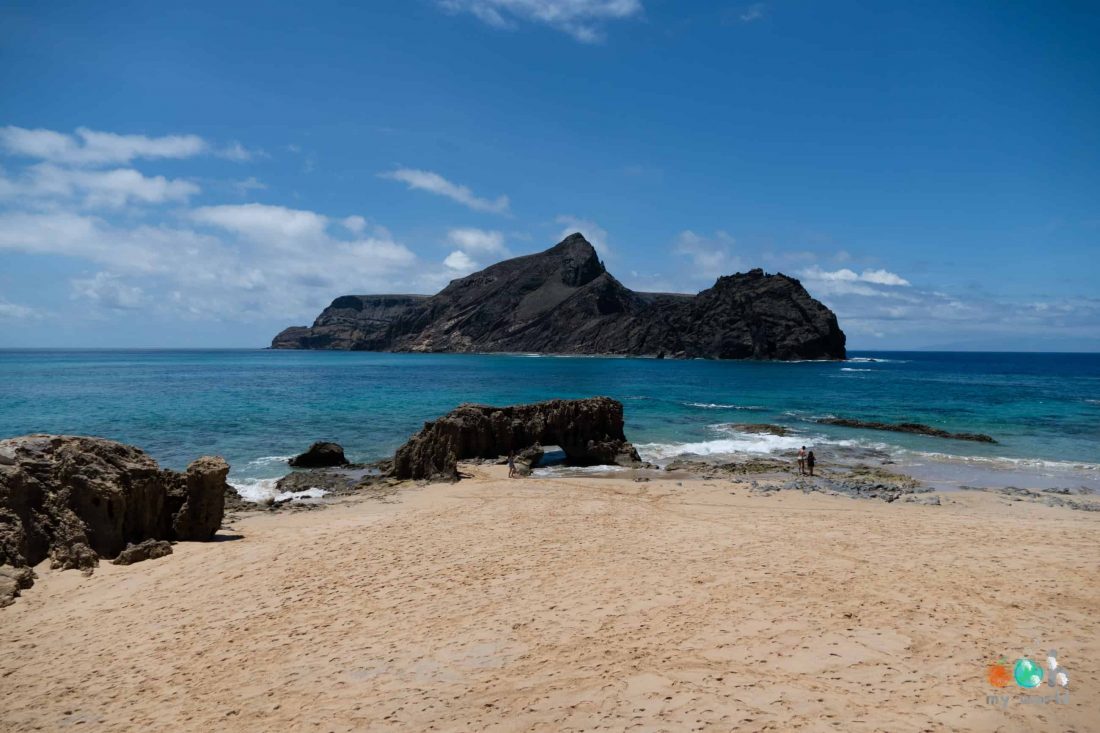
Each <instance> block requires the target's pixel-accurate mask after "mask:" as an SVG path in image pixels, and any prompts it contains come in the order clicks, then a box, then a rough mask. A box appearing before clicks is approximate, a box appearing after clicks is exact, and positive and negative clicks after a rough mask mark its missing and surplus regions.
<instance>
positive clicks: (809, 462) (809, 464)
mask: <svg viewBox="0 0 1100 733" xmlns="http://www.w3.org/2000/svg"><path fill="white" fill-rule="evenodd" d="M815 463H817V459H816V458H814V452H813V451H810V452H809V454H807V456H806V467H807V468H809V469H810V475H811V476H813V475H814V464H815Z"/></svg>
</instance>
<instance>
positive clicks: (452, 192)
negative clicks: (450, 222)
mask: <svg viewBox="0 0 1100 733" xmlns="http://www.w3.org/2000/svg"><path fill="white" fill-rule="evenodd" d="M379 175H380V176H381V177H382V178H389V179H391V180H394V181H401V182H402V183H405V184H406V185H408V187H409V189H410V190H419V191H428V192H429V193H434V194H436V195H439V196H446V197H447V198H449V199H451V200H452V201H457V202H458V203H460V204H462V205H463V206H466V207H469V208H471V209H473V210H474V211H487V212H490V213H494V214H503V213H504V212H506V211H508V197H507V196H498V197H497V198H495V199H491V200H490V199H486V198H480V197H478V196H475V195H474V192H473V191H471V190H470V189H469V188H467V187H466V186H462V185H460V184H457V183H452V182H451V181H448V180H447V179H446V178H444V177H443V176H441V175H439V174H438V173H435V172H433V171H422V170H416V169H413V168H398V169H396V170H392V171H389V172H387V173H380V174H379Z"/></svg>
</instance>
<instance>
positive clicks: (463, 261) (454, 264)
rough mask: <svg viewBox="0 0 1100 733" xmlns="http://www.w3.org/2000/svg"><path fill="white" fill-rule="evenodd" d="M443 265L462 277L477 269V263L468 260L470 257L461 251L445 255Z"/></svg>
mask: <svg viewBox="0 0 1100 733" xmlns="http://www.w3.org/2000/svg"><path fill="white" fill-rule="evenodd" d="M443 264H444V265H446V266H447V267H449V268H450V269H452V270H454V271H455V272H458V273H461V274H463V275H467V274H469V273H471V272H473V271H474V270H476V269H477V263H476V262H474V261H473V260H472V259H470V256H469V255H468V254H466V253H465V252H463V251H462V250H455V251H454V252H451V253H450V254H449V255H447V257H446V259H444V260H443Z"/></svg>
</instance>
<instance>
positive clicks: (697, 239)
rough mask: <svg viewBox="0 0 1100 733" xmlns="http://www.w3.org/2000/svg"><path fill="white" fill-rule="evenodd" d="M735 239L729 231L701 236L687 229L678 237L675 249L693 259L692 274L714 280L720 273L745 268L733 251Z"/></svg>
mask: <svg viewBox="0 0 1100 733" xmlns="http://www.w3.org/2000/svg"><path fill="white" fill-rule="evenodd" d="M733 245H734V239H733V237H732V236H730V235H729V233H727V232H724V231H722V230H718V231H716V232H715V233H714V234H712V235H711V236H709V237H707V236H700V235H698V234H696V233H695V232H693V231H691V230H690V229H685V230H684V231H682V232H680V234H679V235H678V236H677V237H676V243H675V246H674V247H673V251H674V252H675V253H676V254H678V255H682V256H685V257H689V258H690V259H691V263H692V265H693V266H694V268H695V269H694V271H693V273H692V276H693V277H694V278H696V279H700V280H714V279H716V278H717V277H718V276H719V275H730V274H732V273H733V272H734V271H736V270H740V269H743V265H742V263H741V260H740V259H739V258H737V257H735V256H734V255H733V253H732V251H731V250H732V248H733Z"/></svg>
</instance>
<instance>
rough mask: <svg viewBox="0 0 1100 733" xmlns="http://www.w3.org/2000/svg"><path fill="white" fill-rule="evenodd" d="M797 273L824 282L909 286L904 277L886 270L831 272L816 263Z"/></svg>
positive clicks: (841, 270)
mask: <svg viewBox="0 0 1100 733" xmlns="http://www.w3.org/2000/svg"><path fill="white" fill-rule="evenodd" d="M799 275H800V276H801V277H804V278H806V279H807V280H821V281H826V282H846V283H857V282H863V283H873V284H875V285H888V286H891V287H909V285H910V283H909V281H908V280H906V279H905V278H903V277H901V276H900V275H896V274H895V273H892V272H889V271H887V270H864V271H863V272H862V273H856V272H854V271H853V270H849V269H848V268H847V267H844V268H841V269H839V270H833V271H832V272H830V271H827V270H822V269H821V268H820V267H818V266H817V265H814V266H813V267H809V268H806V269H805V270H802V271H801V272H800V273H799Z"/></svg>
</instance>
